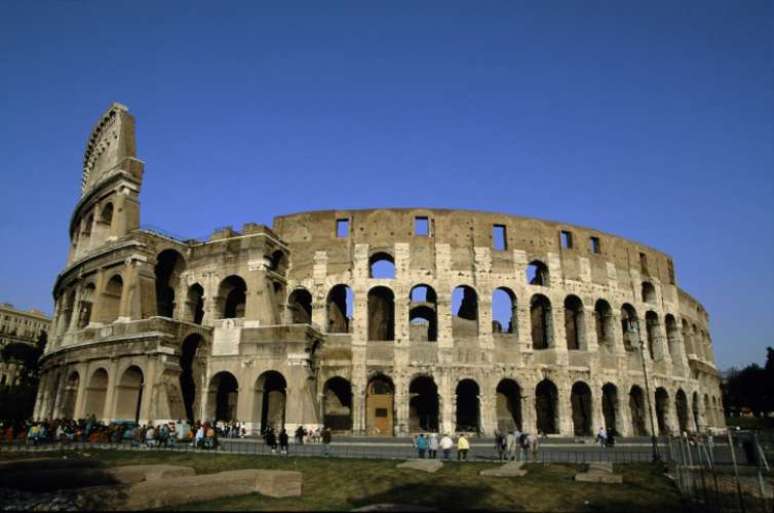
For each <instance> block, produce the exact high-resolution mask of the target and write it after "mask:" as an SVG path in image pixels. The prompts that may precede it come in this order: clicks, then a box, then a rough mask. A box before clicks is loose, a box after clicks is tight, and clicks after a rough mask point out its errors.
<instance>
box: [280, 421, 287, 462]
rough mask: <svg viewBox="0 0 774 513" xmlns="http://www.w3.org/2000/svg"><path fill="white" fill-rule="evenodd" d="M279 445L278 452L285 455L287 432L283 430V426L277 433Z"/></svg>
mask: <svg viewBox="0 0 774 513" xmlns="http://www.w3.org/2000/svg"><path fill="white" fill-rule="evenodd" d="M279 446H280V454H284V455H285V456H287V454H288V432H287V431H285V429H284V428H283V429H282V431H280V434H279Z"/></svg>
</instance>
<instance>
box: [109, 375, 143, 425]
mask: <svg viewBox="0 0 774 513" xmlns="http://www.w3.org/2000/svg"><path fill="white" fill-rule="evenodd" d="M143 384H144V379H143V372H142V370H141V369H140V368H139V367H137V366H136V365H132V366H131V367H129V368H128V369H126V370H125V371H124V373H123V374H122V375H121V381H120V382H119V385H118V387H116V388H117V391H116V418H117V419H119V420H129V421H134V422H139V420H140V405H141V404H142V393H143Z"/></svg>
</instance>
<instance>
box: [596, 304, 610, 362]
mask: <svg viewBox="0 0 774 513" xmlns="http://www.w3.org/2000/svg"><path fill="white" fill-rule="evenodd" d="M594 323H595V325H596V329H597V343H598V344H599V346H600V347H604V348H605V349H607V350H611V349H612V348H613V341H614V340H615V339H614V335H613V309H612V308H610V304H609V303H608V302H607V301H605V300H604V299H598V300H597V302H596V304H595V305H594Z"/></svg>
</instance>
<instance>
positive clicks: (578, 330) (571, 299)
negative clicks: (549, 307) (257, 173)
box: [564, 294, 591, 393]
mask: <svg viewBox="0 0 774 513" xmlns="http://www.w3.org/2000/svg"><path fill="white" fill-rule="evenodd" d="M564 331H565V336H566V338H567V349H568V350H570V351H573V350H579V349H585V348H586V340H585V338H586V337H585V335H586V327H585V324H584V322H583V301H581V299H580V298H579V297H578V296H575V295H572V294H571V295H569V296H567V297H566V298H565V299H564ZM589 393H591V391H589Z"/></svg>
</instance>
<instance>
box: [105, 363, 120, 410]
mask: <svg viewBox="0 0 774 513" xmlns="http://www.w3.org/2000/svg"><path fill="white" fill-rule="evenodd" d="M120 380H121V376H119V375H118V360H117V359H113V360H111V361H110V368H109V371H108V383H107V390H106V391H105V406H104V409H103V411H102V418H103V419H105V420H106V421H108V422H110V421H112V420H113V419H115V417H116V408H115V402H116V395H117V394H118V383H120Z"/></svg>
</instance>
